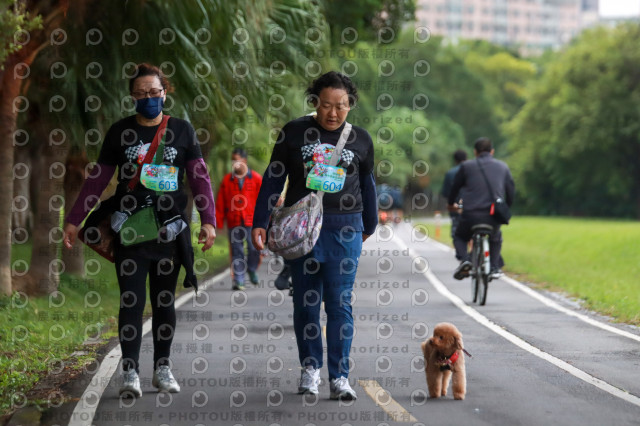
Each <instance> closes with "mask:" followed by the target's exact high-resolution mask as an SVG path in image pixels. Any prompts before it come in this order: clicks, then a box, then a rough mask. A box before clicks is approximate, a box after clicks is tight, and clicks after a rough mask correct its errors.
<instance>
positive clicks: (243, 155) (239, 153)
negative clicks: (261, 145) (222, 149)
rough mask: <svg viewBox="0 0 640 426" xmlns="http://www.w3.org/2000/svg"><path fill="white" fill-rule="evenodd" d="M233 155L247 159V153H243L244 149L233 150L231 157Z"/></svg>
mask: <svg viewBox="0 0 640 426" xmlns="http://www.w3.org/2000/svg"><path fill="white" fill-rule="evenodd" d="M234 155H239V156H240V157H242V158H245V159H246V158H247V151H245V149H244V148H234V150H233V151H232V152H231V156H232V157H233V156H234Z"/></svg>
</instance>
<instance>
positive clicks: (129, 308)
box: [64, 64, 216, 397]
mask: <svg viewBox="0 0 640 426" xmlns="http://www.w3.org/2000/svg"><path fill="white" fill-rule="evenodd" d="M170 90H171V87H170V85H169V81H168V80H167V78H166V77H165V76H164V75H163V74H162V72H161V71H160V69H159V68H157V67H155V66H152V65H149V64H139V65H138V66H137V67H136V73H135V75H134V77H133V78H131V79H130V80H129V92H130V94H131V96H132V97H133V99H134V100H135V104H136V114H135V115H132V116H129V117H126V118H123V119H122V120H120V121H118V122H116V123H115V124H113V125H112V126H111V128H110V129H109V131H108V132H107V134H106V137H105V139H104V142H103V144H102V147H101V150H100V155H99V157H98V161H97V165H96V166H95V167H94V169H93V170H92V173H91V175H90V176H89V177H88V178H87V180H86V181H85V183H84V185H83V187H82V190H81V192H80V195H79V196H78V199H77V201H76V203H75V204H74V206H73V208H72V209H71V211H70V213H69V214H68V215H67V217H66V219H65V222H66V224H65V227H64V243H65V246H66V247H67V248H69V249H71V248H72V246H73V244H74V242H75V240H76V237H77V235H78V226H79V225H80V223H81V222H82V221H83V220H84V219H85V217H86V216H87V214H88V213H89V212H90V211H91V209H92V208H93V207H94V206H95V204H96V203H97V200H98V198H99V196H100V195H101V194H102V192H103V191H104V189H105V188H106V187H107V184H108V183H109V181H110V180H111V177H112V176H113V174H114V173H115V172H116V169H117V171H118V186H117V189H116V193H115V195H114V196H113V197H111V198H110V199H108V200H106V201H103V202H102V203H101V205H100V207H99V208H98V209H97V210H96V211H95V212H93V213H92V214H91V215H90V216H89V218H87V221H86V223H85V229H93V230H94V231H95V230H96V229H98V225H99V223H100V222H101V221H102V220H103V219H105V218H109V217H110V218H111V220H110V225H111V230H108V231H106V230H105V228H100V229H101V234H98V237H95V236H94V237H91V238H92V239H93V240H94V242H95V240H98V241H99V242H100V243H101V244H103V247H104V246H107V245H109V244H108V240H109V238H113V243H112V245H109V247H108V248H107V249H106V250H105V251H104V252H103V253H102V254H103V255H104V256H105V257H107V258H112V259H113V261H114V262H115V266H116V273H117V276H118V285H119V287H120V311H119V315H118V335H119V340H120V346H121V348H122V359H123V360H122V369H123V385H122V387H121V388H120V394H126V395H134V396H138V397H139V396H141V395H142V390H141V388H140V379H139V372H140V365H139V356H140V345H141V341H142V313H143V310H144V306H145V303H146V280H147V276H148V277H149V289H150V299H151V307H152V313H153V316H152V331H153V362H154V367H153V368H154V373H153V380H152V385H153V386H154V387H156V388H157V389H158V390H159V391H165V392H179V391H180V386H179V385H178V383H177V382H176V380H175V378H174V377H173V374H172V373H171V369H170V363H169V356H170V348H171V342H172V340H173V335H174V331H175V326H176V314H175V306H174V302H175V290H176V282H177V279H178V273H179V270H180V266H183V267H184V268H185V270H186V272H187V274H186V278H185V282H184V284H185V286H193V287H196V286H197V282H196V279H195V275H194V274H193V249H192V247H191V235H190V232H189V227H188V225H187V218H186V215H185V209H186V206H187V195H186V193H185V191H184V188H183V177H184V174H185V172H186V174H187V179H188V182H189V186H190V187H191V191H192V193H193V195H194V200H195V201H196V202H195V203H194V205H195V206H196V208H197V209H198V211H199V213H200V219H201V223H202V227H201V230H200V234H199V242H200V243H201V244H203V247H202V250H203V251H204V250H208V249H209V248H211V246H212V245H213V242H214V240H215V237H216V232H215V228H214V224H215V223H216V222H215V210H214V201H213V192H212V190H211V182H210V180H209V175H208V172H207V167H206V165H205V163H204V160H203V158H202V153H201V151H200V145H199V144H198V140H197V139H196V135H195V131H194V129H193V127H192V126H191V125H190V124H189V123H188V122H187V121H185V120H181V119H179V118H174V117H168V116H167V115H164V114H163V112H162V108H163V105H164V101H165V100H166V96H167V92H168V91H170ZM107 229H108V228H107ZM105 231H106V232H105ZM87 232H88V233H89V231H87ZM116 232H117V233H118V234H117V235H115V233H116ZM85 237H86V238H85V239H84V241H87V239H88V238H89V236H88V234H85Z"/></svg>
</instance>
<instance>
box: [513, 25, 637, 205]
mask: <svg viewBox="0 0 640 426" xmlns="http://www.w3.org/2000/svg"><path fill="white" fill-rule="evenodd" d="M639 36H640V25H639V24H637V23H633V24H624V25H620V26H618V27H616V28H614V29H610V28H604V27H600V28H595V29H592V30H589V31H587V32H585V33H583V35H582V36H580V37H579V38H578V39H577V40H576V41H575V42H574V43H573V44H572V45H571V46H569V47H568V48H567V49H566V51H565V52H563V53H562V54H560V55H559V56H558V57H557V58H556V59H555V60H553V61H552V62H550V63H549V64H548V68H547V70H546V71H545V73H544V75H543V76H542V79H541V81H540V83H539V84H538V85H536V87H535V88H534V89H533V90H532V92H531V94H530V96H529V97H528V99H527V102H526V104H525V106H524V107H523V109H522V111H521V112H520V113H519V114H518V115H517V116H516V117H515V118H514V119H513V121H512V122H511V123H509V126H508V130H509V135H510V137H511V140H510V145H509V149H510V151H511V152H512V153H513V156H512V170H513V172H514V178H515V179H516V182H517V183H518V188H519V193H520V194H521V196H520V197H519V198H520V203H521V205H523V206H524V209H525V210H526V211H528V212H533V213H552V214H576V215H593V216H635V217H640V187H639V186H638V182H639V181H640V161H639V160H640V120H639V119H638V105H639V104H640V74H638V69H640V50H638V48H637V40H638V37H639Z"/></svg>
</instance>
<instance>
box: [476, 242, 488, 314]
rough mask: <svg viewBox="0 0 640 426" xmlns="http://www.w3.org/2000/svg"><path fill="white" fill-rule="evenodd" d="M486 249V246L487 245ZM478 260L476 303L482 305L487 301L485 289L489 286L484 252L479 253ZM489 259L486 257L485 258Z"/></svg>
mask: <svg viewBox="0 0 640 426" xmlns="http://www.w3.org/2000/svg"><path fill="white" fill-rule="evenodd" d="M487 250H488V247H487ZM478 261H479V262H480V266H479V267H478V304H479V305H480V306H484V304H485V303H487V290H488V287H489V274H488V273H487V271H486V270H485V264H484V262H485V258H484V253H482V251H481V254H480V258H479V259H478ZM486 261H487V262H488V261H489V260H488V259H487V260H486Z"/></svg>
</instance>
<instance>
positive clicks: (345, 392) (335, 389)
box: [329, 377, 358, 401]
mask: <svg viewBox="0 0 640 426" xmlns="http://www.w3.org/2000/svg"><path fill="white" fill-rule="evenodd" d="M329 389H330V390H331V394H330V396H329V397H330V398H331V399H339V400H340V401H352V400H354V399H358V397H357V396H356V392H355V391H354V390H353V389H351V386H350V385H349V379H347V378H346V377H338V378H337V379H331V383H330V384H329Z"/></svg>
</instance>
